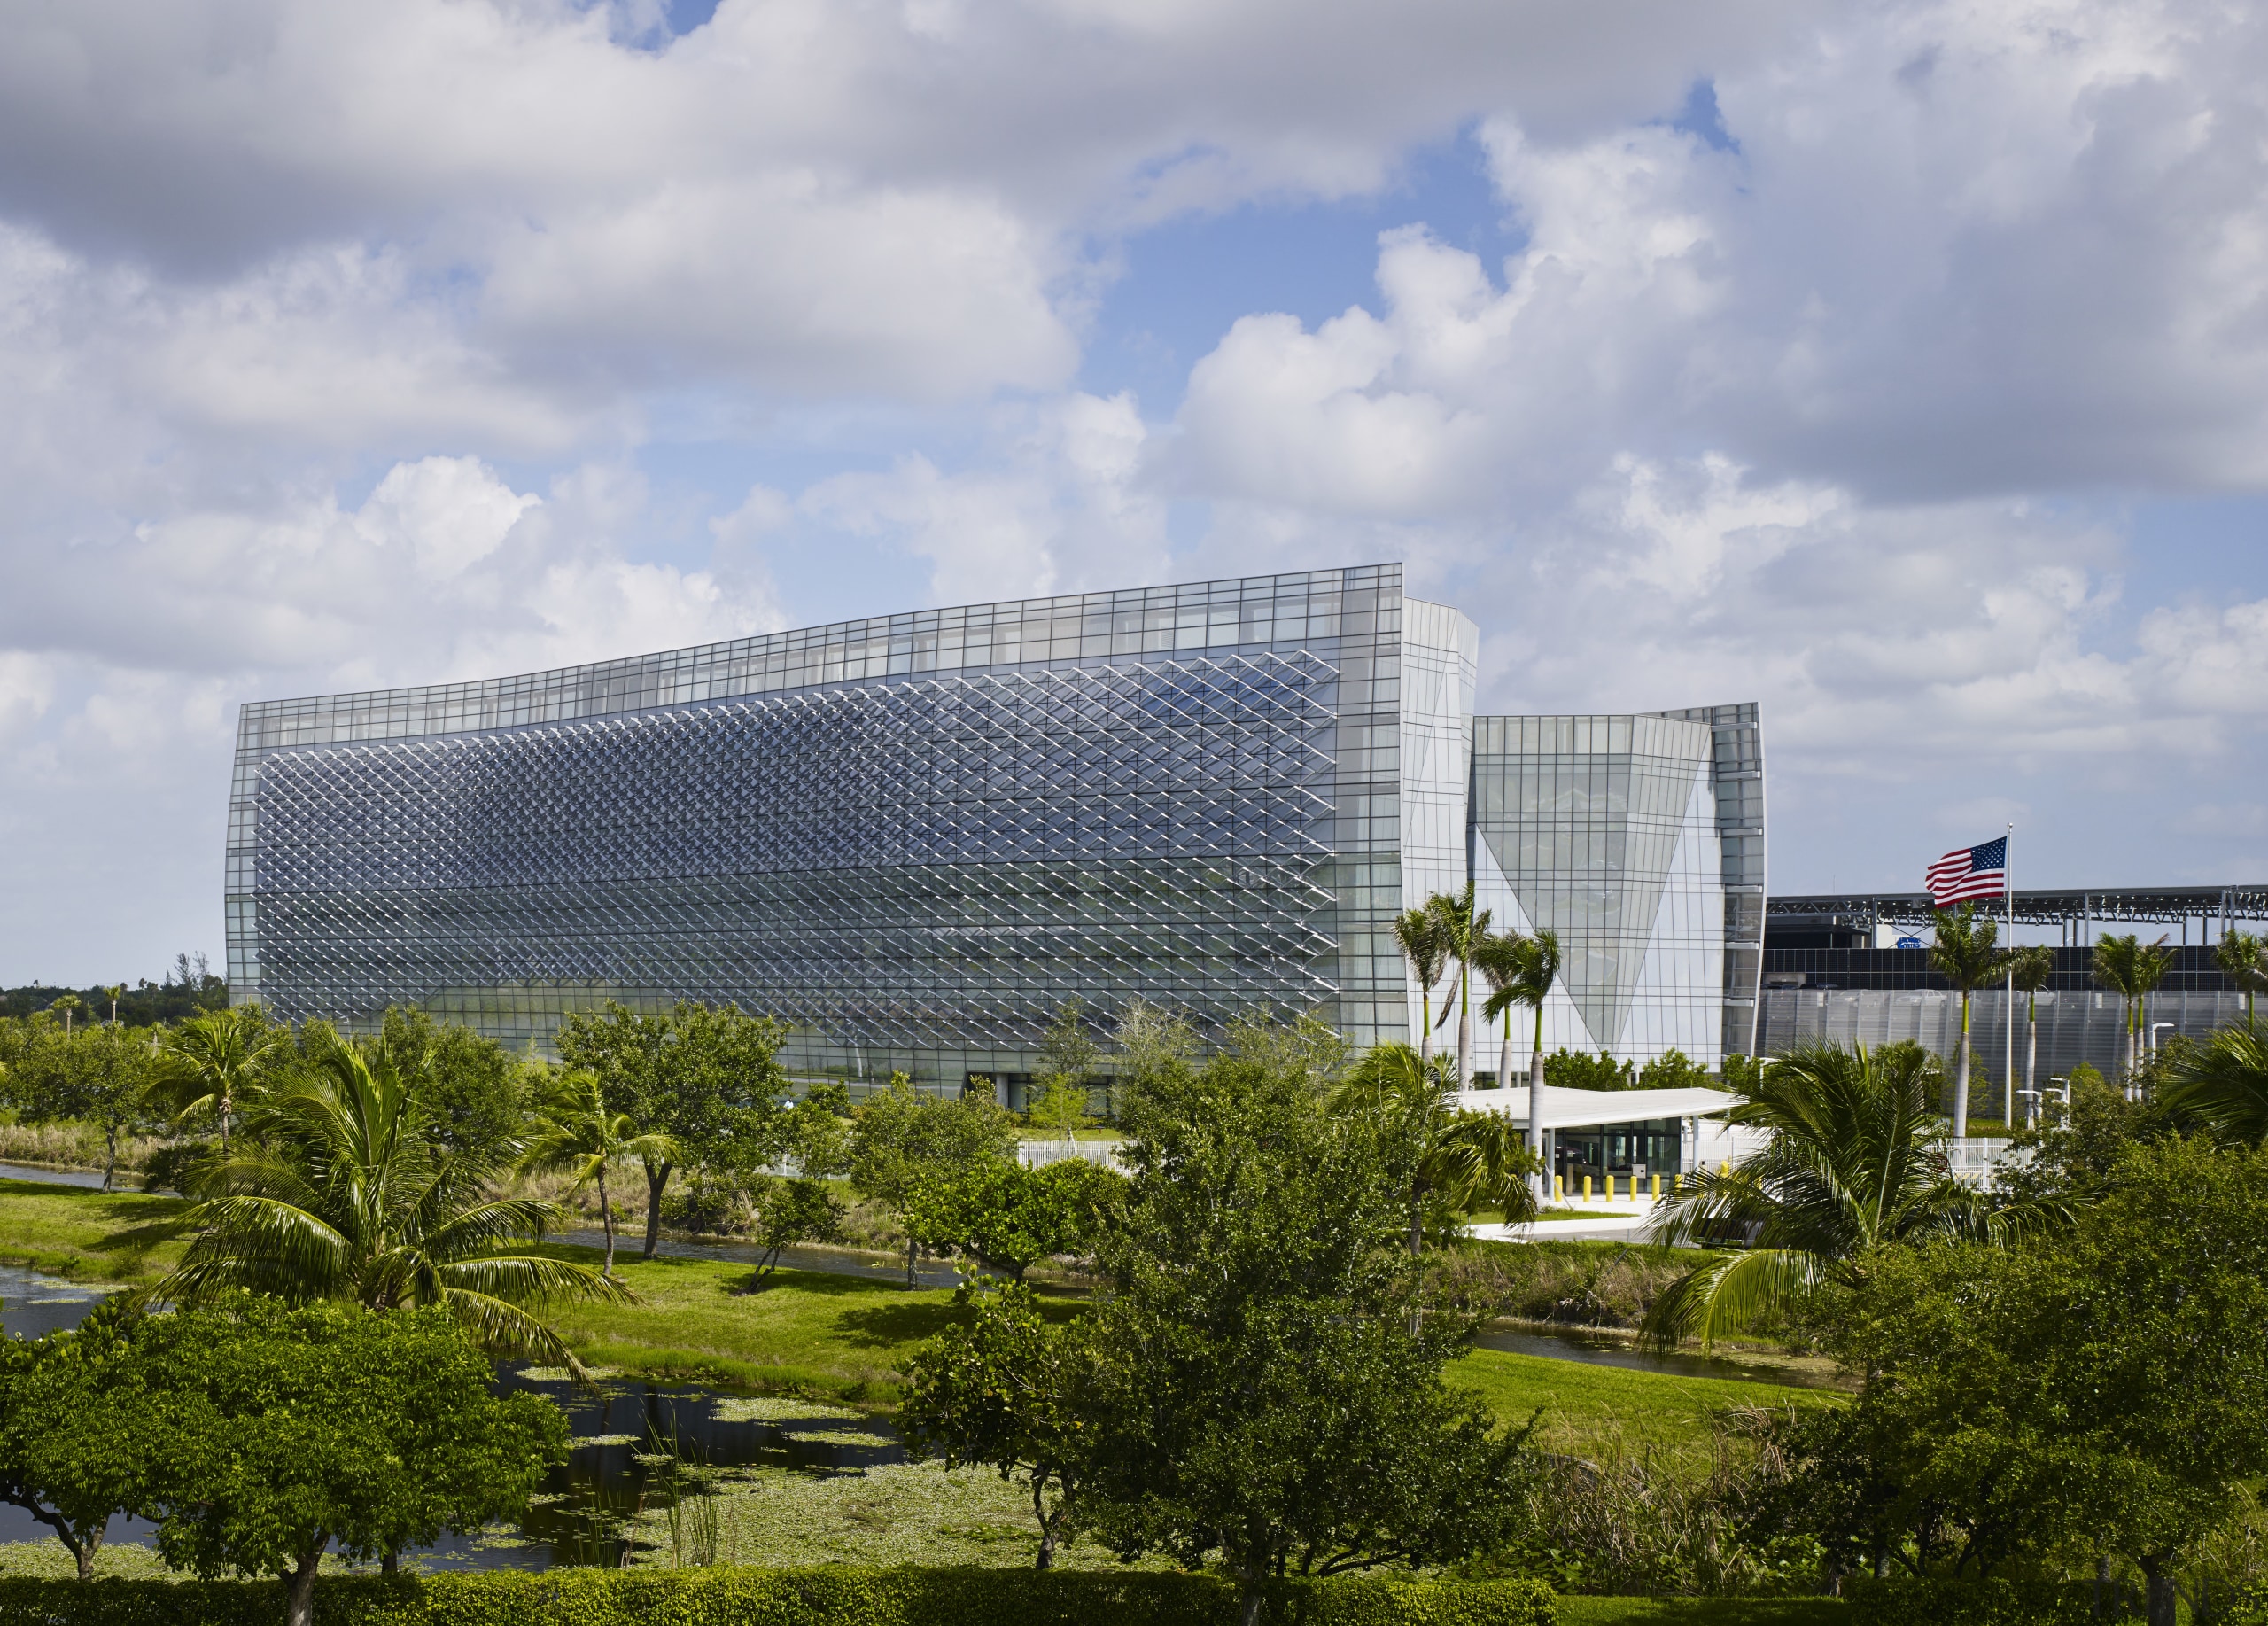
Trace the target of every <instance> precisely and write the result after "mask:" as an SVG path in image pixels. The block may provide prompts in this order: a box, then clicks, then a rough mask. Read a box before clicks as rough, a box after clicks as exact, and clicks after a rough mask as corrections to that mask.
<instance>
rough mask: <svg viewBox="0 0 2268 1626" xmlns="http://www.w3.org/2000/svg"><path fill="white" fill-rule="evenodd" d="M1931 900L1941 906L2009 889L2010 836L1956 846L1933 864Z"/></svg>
mask: <svg viewBox="0 0 2268 1626" xmlns="http://www.w3.org/2000/svg"><path fill="white" fill-rule="evenodd" d="M1927 884H1928V886H1929V889H1930V902H1931V903H1933V904H1935V905H1937V906H1938V907H1939V908H1940V909H1942V908H1944V907H1945V906H1946V905H1947V904H1955V903H1960V902H1961V900H1962V899H1969V898H1998V897H1999V896H2000V894H2001V893H2002V892H2005V891H2008V837H2007V836H1998V837H1996V838H1995V839H1993V840H1992V841H1988V842H1985V843H1984V844H1981V845H1979V846H1974V847H1955V848H1954V849H1953V851H1952V852H1948V853H1946V855H1945V857H1943V858H1941V859H1939V860H1938V861H1937V862H1936V863H1934V864H1932V865H1930V874H1929V878H1928V882H1927Z"/></svg>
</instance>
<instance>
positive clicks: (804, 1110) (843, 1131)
mask: <svg viewBox="0 0 2268 1626" xmlns="http://www.w3.org/2000/svg"><path fill="white" fill-rule="evenodd" d="M850 1124H851V1109H850V1090H849V1089H848V1088H847V1087H846V1086H845V1085H841V1084H838V1083H836V1082H835V1081H834V1080H832V1079H828V1080H827V1081H825V1082H822V1083H819V1084H815V1085H812V1087H811V1088H810V1089H809V1090H808V1091H806V1092H805V1093H804V1096H803V1098H802V1099H801V1100H799V1101H796V1104H795V1105H794V1106H792V1107H789V1108H788V1109H787V1110H786V1111H785V1112H784V1113H783V1114H781V1118H780V1123H779V1128H778V1131H777V1136H778V1141H779V1148H780V1153H781V1155H783V1156H785V1157H787V1158H788V1159H789V1160H791V1161H792V1162H793V1163H795V1165H796V1173H797V1174H798V1175H799V1176H801V1177H802V1178H804V1179H811V1180H831V1179H835V1178H836V1177H837V1176H839V1175H842V1174H843V1173H845V1172H846V1171H849V1169H850Z"/></svg>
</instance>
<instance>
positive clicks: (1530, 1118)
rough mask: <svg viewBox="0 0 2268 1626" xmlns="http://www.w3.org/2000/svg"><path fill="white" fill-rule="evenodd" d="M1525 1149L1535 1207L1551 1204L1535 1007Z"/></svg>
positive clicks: (1539, 1017)
mask: <svg viewBox="0 0 2268 1626" xmlns="http://www.w3.org/2000/svg"><path fill="white" fill-rule="evenodd" d="M1527 1149H1528V1150H1529V1151H1531V1152H1533V1153H1534V1154H1535V1161H1536V1163H1537V1165H1538V1168H1537V1171H1536V1172H1535V1173H1534V1174H1533V1175H1531V1176H1529V1179H1532V1180H1534V1182H1535V1206H1536V1207H1538V1208H1542V1207H1543V1206H1544V1204H1546V1203H1548V1202H1550V1201H1551V1164H1550V1161H1549V1160H1548V1159H1547V1157H1546V1156H1545V1154H1544V1149H1543V1006H1542V1003H1541V1002H1539V1003H1538V1004H1537V1005H1536V1007H1535V1048H1534V1050H1533V1051H1532V1052H1530V1054H1529V1055H1528V1059H1527Z"/></svg>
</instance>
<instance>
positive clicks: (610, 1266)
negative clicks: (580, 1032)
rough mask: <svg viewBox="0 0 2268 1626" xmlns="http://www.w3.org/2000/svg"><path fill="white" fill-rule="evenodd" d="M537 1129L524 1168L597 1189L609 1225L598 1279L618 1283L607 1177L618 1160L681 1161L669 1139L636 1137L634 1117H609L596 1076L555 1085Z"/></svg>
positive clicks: (565, 1077) (578, 1075) (570, 1077)
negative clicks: (632, 1129)
mask: <svg viewBox="0 0 2268 1626" xmlns="http://www.w3.org/2000/svg"><path fill="white" fill-rule="evenodd" d="M536 1113H537V1121H538V1127H537V1130H536V1133H535V1138H534V1139H533V1140H532V1141H531V1142H530V1143H529V1145H528V1148H527V1152H526V1154H525V1155H524V1156H523V1157H522V1159H521V1163H520V1166H521V1167H522V1168H524V1169H529V1170H540V1171H546V1172H559V1173H565V1174H570V1175H572V1176H573V1177H574V1185H573V1186H572V1187H571V1189H573V1190H577V1191H579V1190H581V1189H582V1188H583V1187H584V1186H589V1185H595V1186H597V1187H598V1193H599V1213H600V1215H601V1216H602V1218H603V1220H604V1222H605V1225H606V1267H605V1268H604V1269H603V1270H602V1271H601V1272H599V1274H600V1275H602V1276H603V1277H605V1278H606V1279H607V1280H609V1281H611V1280H614V1210H613V1208H612V1207H610V1205H609V1204H608V1202H607V1195H606V1171H607V1170H608V1168H609V1167H610V1166H611V1165H612V1164H613V1163H615V1162H616V1161H617V1159H620V1158H624V1157H636V1158H641V1159H643V1160H644V1161H646V1162H649V1163H659V1162H662V1161H664V1159H672V1158H674V1157H676V1155H677V1148H676V1147H675V1145H673V1144H672V1141H671V1140H670V1138H669V1137H668V1136H667V1135H663V1134H644V1135H635V1134H633V1133H631V1132H630V1115H629V1114H628V1113H626V1112H609V1111H608V1110H607V1109H606V1099H605V1096H604V1094H603V1093H602V1092H601V1089H600V1087H599V1081H598V1078H597V1076H596V1075H595V1074H593V1073H583V1072H573V1073H565V1074H562V1075H561V1076H560V1077H559V1078H557V1079H555V1080H554V1081H553V1083H552V1085H551V1088H550V1090H549V1092H548V1093H547V1094H546V1095H545V1097H544V1100H543V1102H542V1104H541V1105H540V1106H539V1107H538V1108H537V1109H536Z"/></svg>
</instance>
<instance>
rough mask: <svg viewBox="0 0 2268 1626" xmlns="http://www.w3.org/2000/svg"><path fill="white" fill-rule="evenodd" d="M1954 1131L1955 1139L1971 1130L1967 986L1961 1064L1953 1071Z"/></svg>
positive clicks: (1964, 1001)
mask: <svg viewBox="0 0 2268 1626" xmlns="http://www.w3.org/2000/svg"><path fill="white" fill-rule="evenodd" d="M1968 1132H1969V990H1968V989H1966V988H1964V989H1962V990H1961V1065H1960V1067H1959V1068H1957V1069H1955V1070H1954V1072H1953V1135H1954V1138H1955V1139H1959V1138H1960V1137H1961V1136H1963V1135H1966V1134H1967V1133H1968Z"/></svg>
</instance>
